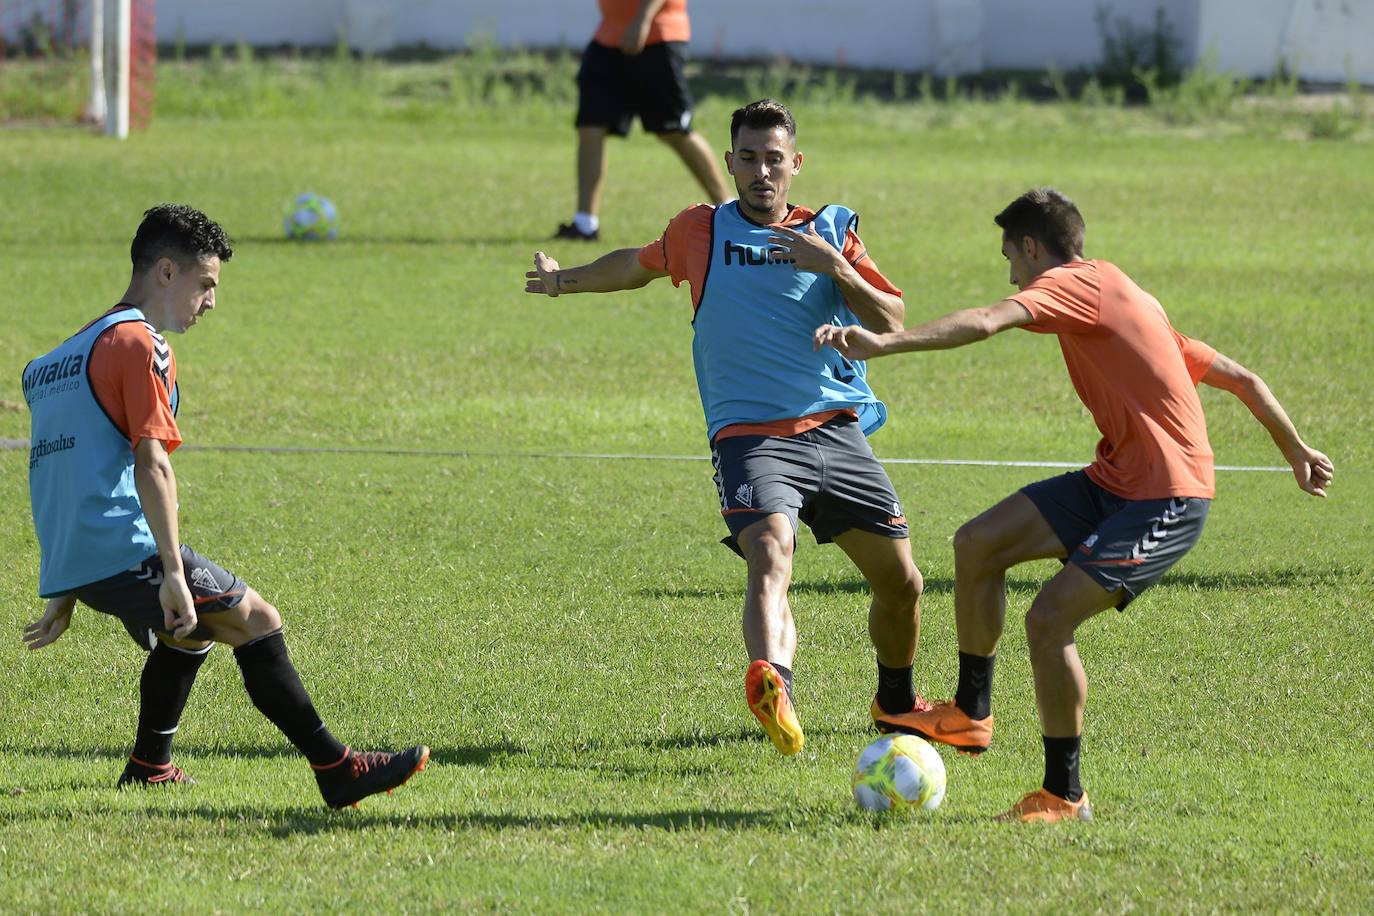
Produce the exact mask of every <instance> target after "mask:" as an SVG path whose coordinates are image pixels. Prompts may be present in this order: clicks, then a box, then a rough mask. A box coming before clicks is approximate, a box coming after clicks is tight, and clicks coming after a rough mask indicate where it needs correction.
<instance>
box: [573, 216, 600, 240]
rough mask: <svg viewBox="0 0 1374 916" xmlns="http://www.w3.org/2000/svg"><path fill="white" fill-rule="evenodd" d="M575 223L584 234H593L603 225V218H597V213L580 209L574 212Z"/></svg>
mask: <svg viewBox="0 0 1374 916" xmlns="http://www.w3.org/2000/svg"><path fill="white" fill-rule="evenodd" d="M573 225H574V226H576V227H577V231H578V232H580V233H582V234H583V235H591V234H592V233H593V232H595V231H596V230H597V228H598V227H599V226H600V225H601V220H599V219H597V218H596V214H595V213H587V212H585V211H583V210H578V211H577V212H576V213H574V214H573Z"/></svg>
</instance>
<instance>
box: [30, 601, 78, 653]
mask: <svg viewBox="0 0 1374 916" xmlns="http://www.w3.org/2000/svg"><path fill="white" fill-rule="evenodd" d="M75 607H76V597H75V596H73V595H63V596H62V597H60V598H49V599H48V606H47V608H45V609H44V611H43V616H42V617H40V618H38V619H37V620H35V621H34V622H33V623H31V624H29V625H28V626H26V627H24V642H25V643H27V644H28V647H29V648H30V649H41V648H43V647H44V646H47V645H51V644H52V643H55V642H57V639H58V637H60V636H61V635H62V634H63V633H65V632H67V627H69V626H71V622H72V609H73V608H75Z"/></svg>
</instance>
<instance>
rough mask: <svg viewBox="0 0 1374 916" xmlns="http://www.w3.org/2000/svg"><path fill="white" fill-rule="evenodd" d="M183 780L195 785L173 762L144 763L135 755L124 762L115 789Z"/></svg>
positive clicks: (160, 784)
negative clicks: (122, 770)
mask: <svg viewBox="0 0 1374 916" xmlns="http://www.w3.org/2000/svg"><path fill="white" fill-rule="evenodd" d="M175 782H183V783H187V784H189V785H195V783H196V781H195V780H194V779H192V778H191V777H190V776H188V775H187V774H186V771H185V770H183V769H182V768H181V767H179V766H177V765H176V764H175V763H172V762H170V761H169V762H167V763H162V764H151V763H144V762H143V761H142V760H139V759H138V758H137V757H132V756H131V757H130V758H129V762H128V763H126V764H124V772H123V773H121V774H119V782H117V783H115V788H116V789H127V788H128V787H129V786H138V787H139V788H142V787H144V786H165V785H168V784H170V783H175Z"/></svg>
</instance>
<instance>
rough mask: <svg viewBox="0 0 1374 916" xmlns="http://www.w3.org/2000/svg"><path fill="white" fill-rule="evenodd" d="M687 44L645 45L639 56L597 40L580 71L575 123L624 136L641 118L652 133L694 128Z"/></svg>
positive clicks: (590, 47)
mask: <svg viewBox="0 0 1374 916" xmlns="http://www.w3.org/2000/svg"><path fill="white" fill-rule="evenodd" d="M685 45H686V42H682V41H664V42H658V43H655V44H651V45H645V46H644V50H643V51H642V52H641V53H639V54H635V55H632V56H631V55H626V54H625V53H624V52H622V51H621V50H620V49H619V48H608V47H606V46H605V45H603V44H598V43H597V42H595V41H593V42H592V43H591V44H589V45H587V50H586V51H584V52H582V65H581V66H580V67H579V68H578V71H577V90H578V92H577V126H578V127H604V128H606V131H607V133H610V134H614V135H615V136H619V137H624V136H628V135H629V133H630V125H631V124H632V123H633V122H634V119H635V117H636V116H638V118H639V121H640V123H641V124H643V125H644V129H645V130H647V131H648V132H649V133H651V134H666V133H673V132H675V131H683V132H686V131H688V130H691V129H692V94H691V93H690V92H689V91H688V90H687V75H686V73H685V71H684V69H683V57H684V55H683V48H684V46H685Z"/></svg>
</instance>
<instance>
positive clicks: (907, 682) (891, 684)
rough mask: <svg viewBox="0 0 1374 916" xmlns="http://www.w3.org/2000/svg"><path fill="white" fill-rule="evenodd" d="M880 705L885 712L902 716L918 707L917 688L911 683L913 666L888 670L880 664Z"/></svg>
mask: <svg viewBox="0 0 1374 916" xmlns="http://www.w3.org/2000/svg"><path fill="white" fill-rule="evenodd" d="M878 705H879V706H881V707H882V708H883V712H885V713H889V714H891V715H901V714H902V713H904V712H910V711H911V708H912V707H913V706H915V705H916V687H915V685H914V684H912V682H911V666H910V665H907V666H906V667H905V668H888V667H886V666H885V665H884V664H883V663H882V662H878Z"/></svg>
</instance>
